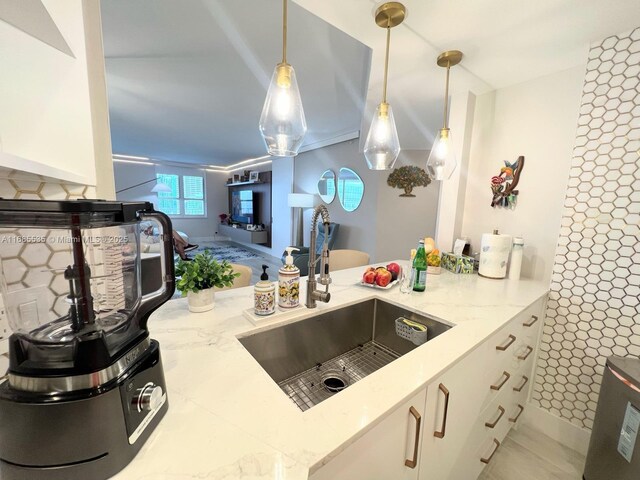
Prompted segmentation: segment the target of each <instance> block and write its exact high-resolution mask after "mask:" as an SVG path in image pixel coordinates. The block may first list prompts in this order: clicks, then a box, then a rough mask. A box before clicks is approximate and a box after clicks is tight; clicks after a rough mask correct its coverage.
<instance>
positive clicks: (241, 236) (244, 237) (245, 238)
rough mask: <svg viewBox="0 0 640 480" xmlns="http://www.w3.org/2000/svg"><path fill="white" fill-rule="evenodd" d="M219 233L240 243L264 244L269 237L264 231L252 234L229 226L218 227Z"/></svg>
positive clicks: (252, 232) (241, 228) (240, 228)
mask: <svg viewBox="0 0 640 480" xmlns="http://www.w3.org/2000/svg"><path fill="white" fill-rule="evenodd" d="M220 233H221V234H222V235H224V236H226V237H229V238H230V239H231V240H234V241H236V242H241V243H258V244H266V243H267V242H268V241H269V235H268V233H267V231H266V230H262V231H260V232H254V231H252V230H247V229H246V228H243V227H237V228H234V227H231V226H229V225H223V224H221V225H220Z"/></svg>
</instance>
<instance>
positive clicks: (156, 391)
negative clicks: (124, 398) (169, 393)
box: [136, 383, 164, 412]
mask: <svg viewBox="0 0 640 480" xmlns="http://www.w3.org/2000/svg"><path fill="white" fill-rule="evenodd" d="M163 393H164V392H163V391H162V387H161V386H159V385H154V384H153V383H149V384H147V385H145V386H144V387H143V388H140V389H138V392H137V395H136V403H137V406H138V411H139V412H142V411H143V410H144V411H147V412H149V411H151V410H155V409H156V408H158V407H160V405H161V403H162V395H163Z"/></svg>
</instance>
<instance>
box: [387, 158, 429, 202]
mask: <svg viewBox="0 0 640 480" xmlns="http://www.w3.org/2000/svg"><path fill="white" fill-rule="evenodd" d="M430 183H431V179H430V178H429V175H428V174H427V172H426V171H425V170H424V169H422V168H420V167H415V166H413V165H409V166H407V165H405V166H404V167H400V168H394V169H393V172H391V173H390V174H389V178H387V185H389V186H390V187H394V188H400V189H403V190H404V193H401V194H400V196H401V197H415V195H414V194H413V193H411V192H412V191H413V189H414V187H427V186H429V184H430Z"/></svg>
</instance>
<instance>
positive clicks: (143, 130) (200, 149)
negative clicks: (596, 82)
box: [102, 0, 640, 165]
mask: <svg viewBox="0 0 640 480" xmlns="http://www.w3.org/2000/svg"><path fill="white" fill-rule="evenodd" d="M293 1H294V2H295V3H297V4H299V5H300V6H302V7H304V9H307V10H308V11H309V12H312V13H313V14H314V15H317V16H318V17H319V18H321V19H323V20H325V21H326V22H328V23H329V24H331V25H333V26H335V27H337V29H339V30H341V31H342V32H345V33H346V35H345V34H343V33H341V32H340V31H339V30H337V29H335V28H332V27H330V26H329V25H327V24H324V23H323V22H322V21H319V19H318V18H314V17H313V16H311V15H305V13H306V12H305V11H304V10H303V9H301V8H299V7H298V6H297V5H294V4H291V3H290V20H289V30H290V39H289V41H290V55H289V57H290V63H292V64H293V66H294V67H295V68H296V72H297V74H298V81H299V84H300V89H301V94H302V100H303V104H304V107H305V113H306V117H307V122H308V124H309V128H310V132H309V134H308V138H307V139H306V143H314V142H321V141H324V140H327V139H330V138H334V137H336V136H339V135H341V134H344V133H347V132H351V131H354V130H357V129H358V128H362V131H363V137H364V136H366V131H367V129H368V124H369V121H370V115H371V112H372V111H373V109H372V108H374V107H375V104H377V103H378V102H379V101H380V96H381V90H382V73H383V72H382V70H383V61H384V46H385V33H384V31H383V30H382V29H380V28H379V27H377V26H376V25H375V23H374V21H373V12H374V11H375V9H376V7H377V5H379V4H380V3H382V2H380V1H375V0H293ZM403 3H404V4H405V5H406V6H407V11H408V16H407V19H406V20H405V22H404V23H403V24H402V25H401V26H399V27H397V28H395V29H394V30H393V31H392V35H391V60H390V72H389V93H388V98H389V102H390V103H391V105H392V106H393V109H394V115H395V118H396V123H397V124H398V134H399V136H400V143H401V146H402V148H404V149H425V148H429V146H430V144H431V142H432V139H433V133H434V132H435V131H436V130H437V129H438V128H439V127H440V124H441V122H442V102H443V94H444V71H443V69H441V68H439V67H437V66H436V64H435V60H436V57H437V56H438V54H439V53H440V52H442V51H444V50H449V49H458V50H462V51H463V52H464V54H465V57H464V59H463V61H462V63H461V64H460V65H459V66H457V67H455V68H454V69H453V70H452V73H451V90H452V92H455V91H459V90H471V91H473V92H474V93H476V94H481V93H485V92H487V91H490V90H493V89H496V88H503V87H506V86H509V85H514V84H517V83H521V82H524V81H526V80H530V79H533V78H536V77H540V76H544V75H548V74H551V73H554V72H558V71H561V70H564V69H567V68H571V67H575V66H577V65H581V64H584V63H586V55H587V51H588V46H589V44H590V43H591V42H593V41H596V40H599V39H602V38H604V37H606V36H608V35H613V34H616V33H620V32H623V31H626V30H630V29H632V28H634V27H637V26H638V25H640V0H609V1H603V0H535V1H527V0H483V1H477V0H476V1H473V0H439V1H435V0H404V2H403ZM102 8H103V24H104V36H105V54H106V57H107V77H108V89H109V102H110V114H111V125H112V126H111V128H112V140H113V145H114V152H116V153H124V154H130V155H142V156H152V157H155V158H165V159H169V160H173V161H186V162H193V163H205V164H220V165H223V164H230V163H234V162H236V161H239V160H243V159H245V158H250V157H256V156H261V155H264V146H263V145H262V142H261V138H260V136H259V134H258V131H257V127H256V125H257V123H258V118H259V115H260V111H261V108H262V103H263V101H264V95H265V92H266V88H267V84H268V81H269V77H270V75H271V71H272V69H273V67H274V65H275V63H276V62H277V61H279V56H280V41H281V31H280V15H281V2H280V0H186V1H180V2H178V1H176V0H136V1H135V2H134V1H131V0H102ZM351 37H352V38H351ZM354 39H356V40H358V41H355V40H354ZM359 42H362V44H364V45H367V46H368V47H370V48H371V49H372V50H373V56H372V58H371V75H370V81H369V82H368V75H369V59H368V49H367V48H366V47H364V46H363V45H362V44H360V43H359ZM365 97H366V98H367V100H366V112H365V113H364V115H363V114H362V111H363V101H364V100H363V99H364V98H365ZM525 114H526V112H525ZM361 122H362V123H361Z"/></svg>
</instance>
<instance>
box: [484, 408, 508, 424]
mask: <svg viewBox="0 0 640 480" xmlns="http://www.w3.org/2000/svg"><path fill="white" fill-rule="evenodd" d="M498 410H499V411H500V415H498V418H496V421H495V422H493V423H489V422H484V426H485V427H489V428H495V426H496V425H497V424H498V422H499V421H500V419H501V418H502V416H503V415H504V408H502V405H498Z"/></svg>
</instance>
